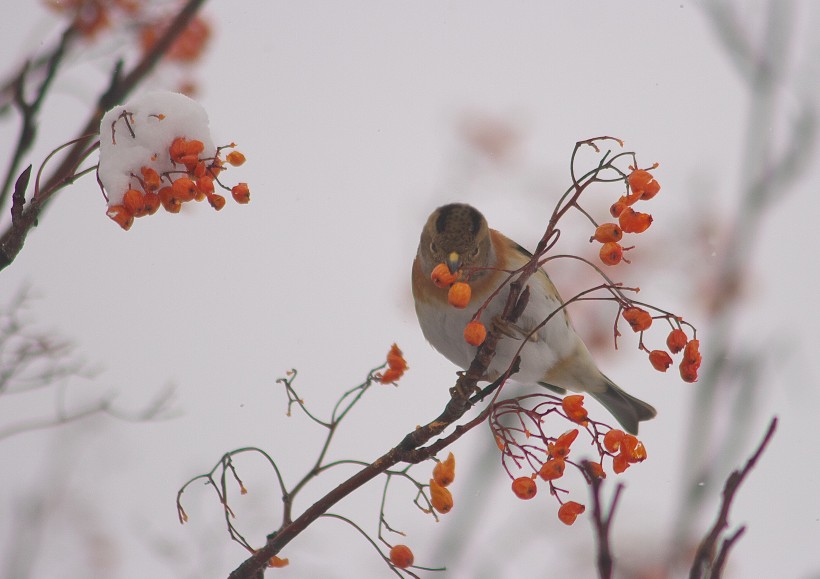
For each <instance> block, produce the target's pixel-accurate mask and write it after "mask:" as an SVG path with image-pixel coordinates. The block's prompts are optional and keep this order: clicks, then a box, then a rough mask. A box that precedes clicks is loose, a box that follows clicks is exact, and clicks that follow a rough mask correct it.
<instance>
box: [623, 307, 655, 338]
mask: <svg viewBox="0 0 820 579" xmlns="http://www.w3.org/2000/svg"><path fill="white" fill-rule="evenodd" d="M621 315H622V316H623V317H624V319H625V320H626V321H627V322H629V325H630V326H632V331H633V332H642V331H644V330H646V329H647V328H649V326H651V325H652V316H651V315H649V312H647V311H646V310H642V309H641V308H636V307H631V308H626V309H625V310H624V311H623V313H622V314H621Z"/></svg>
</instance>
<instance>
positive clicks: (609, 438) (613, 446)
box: [604, 428, 625, 452]
mask: <svg viewBox="0 0 820 579" xmlns="http://www.w3.org/2000/svg"><path fill="white" fill-rule="evenodd" d="M624 435H625V433H624V431H623V430H618V429H617V428H613V429H612V430H610V431H609V432H607V433H606V434H605V435H604V448H605V449H606V450H607V451H608V452H618V449H620V448H621V441H623V439H624Z"/></svg>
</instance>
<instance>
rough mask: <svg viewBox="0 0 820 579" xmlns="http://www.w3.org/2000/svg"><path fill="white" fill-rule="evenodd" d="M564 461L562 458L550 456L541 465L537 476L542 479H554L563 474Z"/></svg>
mask: <svg viewBox="0 0 820 579" xmlns="http://www.w3.org/2000/svg"><path fill="white" fill-rule="evenodd" d="M566 466H567V465H566V463H565V462H564V459H563V458H551V459H549V460H548V461H547V462H545V463H544V464H542V465H541V469H540V470H539V471H538V476H540V477H541V478H542V479H544V480H555V479H558V478H561V477H562V476H564V469H565V468H566Z"/></svg>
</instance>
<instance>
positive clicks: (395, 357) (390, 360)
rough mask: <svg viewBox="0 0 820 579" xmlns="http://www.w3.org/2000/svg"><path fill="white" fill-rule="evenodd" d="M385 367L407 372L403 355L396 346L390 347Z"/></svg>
mask: <svg viewBox="0 0 820 579" xmlns="http://www.w3.org/2000/svg"><path fill="white" fill-rule="evenodd" d="M387 366H388V367H390V368H391V369H393V370H399V371H401V372H404V371H405V370H407V361H406V360H405V359H404V354H402V351H401V350H400V349H399V347H398V346H397V345H396V344H393V345H392V346H390V351H389V352H388V353H387Z"/></svg>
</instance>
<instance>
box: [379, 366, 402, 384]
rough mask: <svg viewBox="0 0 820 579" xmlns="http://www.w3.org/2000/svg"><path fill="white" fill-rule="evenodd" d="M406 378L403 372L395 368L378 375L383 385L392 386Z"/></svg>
mask: <svg viewBox="0 0 820 579" xmlns="http://www.w3.org/2000/svg"><path fill="white" fill-rule="evenodd" d="M402 376H404V372H403V371H401V370H396V369H395V368H388V369H387V370H385V371H384V372H382V373H381V374H380V375H378V378H379V382H381V383H382V384H392V383H393V382H396V381H397V380H398V379H399V378H401V377H402Z"/></svg>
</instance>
